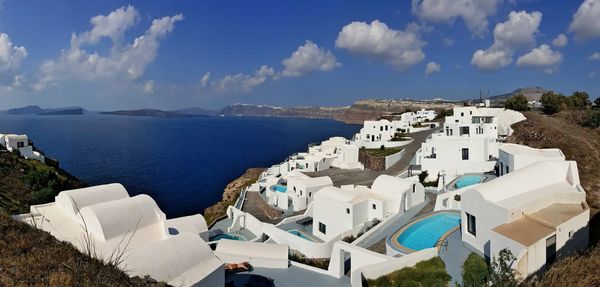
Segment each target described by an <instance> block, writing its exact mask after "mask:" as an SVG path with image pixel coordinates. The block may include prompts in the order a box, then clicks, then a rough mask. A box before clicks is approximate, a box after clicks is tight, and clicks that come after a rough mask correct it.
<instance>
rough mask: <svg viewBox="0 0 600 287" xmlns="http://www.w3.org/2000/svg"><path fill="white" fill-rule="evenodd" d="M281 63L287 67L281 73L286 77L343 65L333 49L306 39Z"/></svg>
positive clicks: (327, 69) (323, 70)
mask: <svg viewBox="0 0 600 287" xmlns="http://www.w3.org/2000/svg"><path fill="white" fill-rule="evenodd" d="M281 63H282V64H283V66H284V67H285V68H284V69H283V71H282V72H281V73H282V75H283V76H286V77H299V76H302V75H305V74H308V73H310V72H313V71H322V72H325V71H329V70H333V69H335V68H336V67H339V66H341V64H340V63H339V62H338V61H337V59H336V58H335V56H334V55H333V53H331V51H328V50H325V49H324V48H320V47H319V46H317V44H315V43H313V42H311V41H306V43H304V45H302V46H300V47H298V49H297V50H296V51H294V52H293V53H292V55H291V56H290V57H289V58H285V59H283V61H281Z"/></svg>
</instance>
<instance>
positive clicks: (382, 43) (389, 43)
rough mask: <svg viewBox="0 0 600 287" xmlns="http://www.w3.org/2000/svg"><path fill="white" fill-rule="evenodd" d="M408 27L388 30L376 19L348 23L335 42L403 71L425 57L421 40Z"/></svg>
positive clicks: (337, 44) (339, 46) (351, 50)
mask: <svg viewBox="0 0 600 287" xmlns="http://www.w3.org/2000/svg"><path fill="white" fill-rule="evenodd" d="M411 27H412V28H410V29H408V28H407V29H406V30H405V31H402V30H394V29H390V28H389V27H388V26H387V25H386V24H385V23H383V22H380V21H378V20H374V21H373V22H371V23H370V24H368V23H365V22H352V23H350V24H348V25H346V26H344V28H342V31H340V33H339V34H338V38H337V39H336V41H335V45H336V47H338V48H343V49H347V50H348V51H350V52H352V53H356V54H360V55H365V56H367V57H370V58H373V59H377V60H381V61H383V62H385V63H386V64H389V65H392V66H394V67H396V68H397V69H399V70H405V69H407V68H409V67H411V66H413V65H415V64H417V63H419V62H421V61H422V60H423V59H425V53H423V50H422V48H423V46H425V42H424V41H422V40H421V39H420V37H419V35H418V34H417V33H416V32H415V29H414V27H413V26H411ZM417 30H418V29H417Z"/></svg>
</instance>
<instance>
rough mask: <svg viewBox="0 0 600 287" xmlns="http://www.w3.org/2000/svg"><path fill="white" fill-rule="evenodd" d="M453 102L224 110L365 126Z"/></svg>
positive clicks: (364, 102)
mask: <svg viewBox="0 0 600 287" xmlns="http://www.w3.org/2000/svg"><path fill="white" fill-rule="evenodd" d="M451 106H452V104H450V103H441V102H431V101H414V100H360V101H357V102H356V103H354V104H353V105H352V106H350V107H332V108H325V107H289V108H287V107H273V106H266V105H248V104H236V105H232V106H227V107H225V108H224V109H223V110H222V111H221V114H222V115H225V116H257V117H281V118H309V119H334V120H337V121H341V122H345V123H348V124H362V123H363V122H364V121H366V120H375V119H377V118H379V117H380V116H382V115H383V114H385V113H402V112H405V111H407V110H412V111H416V110H420V109H436V110H441V109H446V108H449V107H451Z"/></svg>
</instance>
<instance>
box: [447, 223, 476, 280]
mask: <svg viewBox="0 0 600 287" xmlns="http://www.w3.org/2000/svg"><path fill="white" fill-rule="evenodd" d="M447 241H448V247H447V248H446V247H445V246H442V247H441V250H440V257H441V258H442V260H443V261H444V263H445V264H446V271H447V272H448V274H450V276H452V283H451V284H450V285H451V286H454V281H456V282H458V283H459V284H462V266H463V263H464V262H465V260H466V259H467V257H468V256H469V254H471V250H469V249H467V247H465V246H464V244H463V242H462V240H461V237H460V229H459V230H456V231H454V232H452V234H450V236H448V239H447Z"/></svg>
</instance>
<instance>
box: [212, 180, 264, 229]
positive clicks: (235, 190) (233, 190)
mask: <svg viewBox="0 0 600 287" xmlns="http://www.w3.org/2000/svg"><path fill="white" fill-rule="evenodd" d="M263 171H265V169H264V168H249V169H248V170H246V172H245V173H244V174H242V175H241V176H240V177H238V178H236V179H235V180H233V181H232V182H230V183H229V184H228V185H227V186H226V187H225V190H224V192H223V199H222V200H221V201H219V202H217V203H215V204H214V205H212V206H209V207H207V208H206V209H205V210H204V219H206V223H207V224H208V225H209V226H210V225H212V224H213V223H215V222H216V221H217V220H218V219H220V218H222V217H223V216H225V215H226V214H225V212H226V211H227V207H229V206H230V205H234V204H235V201H236V200H237V198H238V196H240V192H241V190H242V188H244V187H246V186H249V185H250V184H252V183H254V182H256V180H257V179H258V177H259V176H260V174H261V173H262V172H263Z"/></svg>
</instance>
